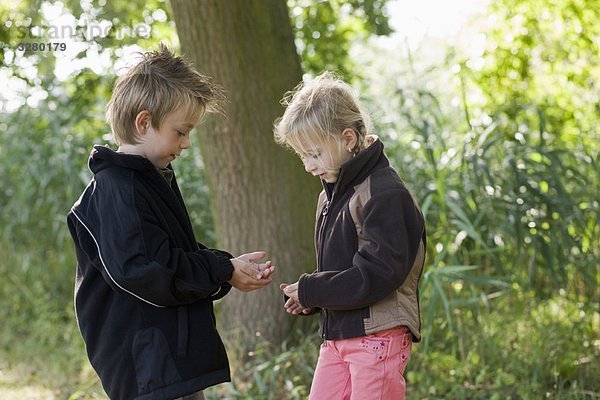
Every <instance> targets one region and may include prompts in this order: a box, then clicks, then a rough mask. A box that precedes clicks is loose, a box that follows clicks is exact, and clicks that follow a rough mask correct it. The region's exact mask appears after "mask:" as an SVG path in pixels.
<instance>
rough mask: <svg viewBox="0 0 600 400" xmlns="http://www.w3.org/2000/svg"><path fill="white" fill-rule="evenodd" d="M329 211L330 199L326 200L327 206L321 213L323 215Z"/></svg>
mask: <svg viewBox="0 0 600 400" xmlns="http://www.w3.org/2000/svg"><path fill="white" fill-rule="evenodd" d="M328 212H329V201H327V202H325V207H323V212H322V213H321V214H322V215H323V216H325V215H327V213H328Z"/></svg>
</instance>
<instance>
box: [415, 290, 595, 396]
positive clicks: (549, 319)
mask: <svg viewBox="0 0 600 400" xmlns="http://www.w3.org/2000/svg"><path fill="white" fill-rule="evenodd" d="M494 308H495V309H494V310H493V311H490V312H473V311H472V310H460V311H459V310H457V311H456V313H455V318H456V325H457V330H456V331H455V332H454V333H452V337H453V338H454V340H451V339H450V338H449V337H448V336H447V335H449V333H448V332H444V330H434V331H432V332H431V335H432V339H431V343H432V344H431V348H430V349H429V351H427V352H424V351H423V349H422V348H421V347H420V346H414V347H413V350H416V351H415V352H414V354H413V357H412V359H411V361H410V362H409V366H408V372H407V374H406V377H407V381H408V392H407V397H410V398H418V399H515V398H517V399H539V398H560V399H594V398H598V397H599V396H600V385H599V384H598V382H597V380H596V379H595V378H594V377H595V376H598V374H600V364H599V363H598V362H597V360H598V357H599V356H600V347H598V343H597V342H595V341H594V340H595V339H594V338H597V337H598V334H599V333H600V314H599V313H598V311H597V309H594V307H590V306H589V305H585V304H584V303H578V302H575V301H573V300H569V299H568V298H566V297H565V296H564V295H557V296H555V297H553V298H550V299H548V300H545V301H542V302H538V301H537V300H536V297H535V296H534V295H533V294H532V293H525V292H521V291H516V292H513V297H512V298H504V300H499V304H496V306H495V307H494ZM444 323H445V320H443V319H441V320H437V321H436V325H438V326H439V325H443V324H444ZM448 342H453V343H454V345H453V347H452V349H451V351H449V349H448V347H447V343H448Z"/></svg>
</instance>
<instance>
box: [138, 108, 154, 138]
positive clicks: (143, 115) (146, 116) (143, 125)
mask: <svg viewBox="0 0 600 400" xmlns="http://www.w3.org/2000/svg"><path fill="white" fill-rule="evenodd" d="M150 120H151V115H150V111H148V110H143V111H140V112H139V113H138V115H136V116H135V129H136V131H137V133H138V134H140V135H144V134H145V133H146V131H147V130H148V128H149V127H150Z"/></svg>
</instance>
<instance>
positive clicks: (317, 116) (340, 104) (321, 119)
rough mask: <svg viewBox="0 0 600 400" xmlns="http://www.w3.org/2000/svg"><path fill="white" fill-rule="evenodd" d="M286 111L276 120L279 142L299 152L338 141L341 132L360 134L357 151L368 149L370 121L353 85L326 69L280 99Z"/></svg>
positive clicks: (306, 151) (275, 130)
mask: <svg viewBox="0 0 600 400" xmlns="http://www.w3.org/2000/svg"><path fill="white" fill-rule="evenodd" d="M281 104H283V105H284V106H286V110H285V112H284V114H283V116H282V117H281V118H278V119H277V120H276V121H275V126H274V136H275V141H276V142H277V143H279V144H282V145H285V146H288V147H291V148H292V149H293V150H295V151H296V152H298V153H305V154H306V153H310V152H311V151H312V149H314V148H315V146H316V145H317V144H322V143H331V142H339V140H340V139H341V137H342V136H341V134H342V131H343V130H344V129H346V128H352V129H353V130H354V131H355V132H356V135H357V139H358V141H357V145H356V147H355V148H354V149H352V150H353V151H354V152H355V153H357V152H359V151H360V150H361V149H364V148H365V144H366V136H367V135H368V134H369V127H370V121H369V120H368V115H367V113H366V112H365V110H364V109H363V107H362V105H361V104H360V102H359V100H358V96H357V95H356V93H355V92H354V90H353V89H352V87H351V86H350V85H348V84H347V83H345V82H344V81H342V80H341V79H339V78H338V77H336V76H335V75H334V74H333V73H331V72H329V71H326V72H324V73H322V74H320V75H318V76H317V77H315V78H314V79H313V80H312V81H310V82H308V83H301V84H299V85H298V86H296V88H294V90H292V91H290V92H287V93H286V94H285V96H284V98H283V99H282V101H281Z"/></svg>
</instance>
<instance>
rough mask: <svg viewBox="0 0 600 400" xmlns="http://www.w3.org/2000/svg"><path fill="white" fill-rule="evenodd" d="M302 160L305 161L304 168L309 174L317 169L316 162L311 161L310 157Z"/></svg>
mask: <svg viewBox="0 0 600 400" xmlns="http://www.w3.org/2000/svg"><path fill="white" fill-rule="evenodd" d="M302 162H303V163H304V169H305V170H306V172H308V173H309V174H310V173H311V172H312V171H314V170H315V164H314V163H313V162H311V160H310V159H304V160H302Z"/></svg>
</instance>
